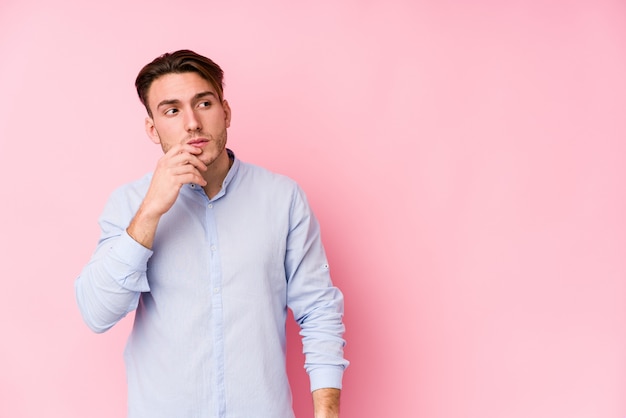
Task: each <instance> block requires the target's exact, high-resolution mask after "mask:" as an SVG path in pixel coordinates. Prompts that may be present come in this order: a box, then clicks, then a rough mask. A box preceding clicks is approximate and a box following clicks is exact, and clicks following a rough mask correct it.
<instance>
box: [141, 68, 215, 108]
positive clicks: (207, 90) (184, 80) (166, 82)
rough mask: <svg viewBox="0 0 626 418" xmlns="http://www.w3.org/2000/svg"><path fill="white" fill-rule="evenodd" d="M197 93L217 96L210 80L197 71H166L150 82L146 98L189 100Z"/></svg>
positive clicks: (151, 99)
mask: <svg viewBox="0 0 626 418" xmlns="http://www.w3.org/2000/svg"><path fill="white" fill-rule="evenodd" d="M199 94H203V95H213V96H215V97H217V92H216V91H215V88H214V87H213V85H212V84H211V82H209V80H207V79H205V78H204V77H202V76H201V75H200V74H198V73H195V72H186V73H168V74H164V75H162V76H160V77H158V78H156V79H155V80H154V81H153V82H152V84H151V85H150V88H149V89H148V100H149V101H151V102H154V101H157V102H158V101H161V100H189V99H193V98H194V97H196V96H197V95H199Z"/></svg>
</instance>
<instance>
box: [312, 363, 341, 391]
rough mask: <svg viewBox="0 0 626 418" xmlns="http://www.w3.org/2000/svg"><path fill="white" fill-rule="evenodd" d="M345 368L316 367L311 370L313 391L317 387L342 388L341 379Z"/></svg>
mask: <svg viewBox="0 0 626 418" xmlns="http://www.w3.org/2000/svg"><path fill="white" fill-rule="evenodd" d="M343 371H344V368H343V367H341V366H339V367H324V368H319V369H314V370H311V371H310V372H309V380H310V381H311V392H313V391H314V390H317V389H324V388H335V389H341V381H342V379H343Z"/></svg>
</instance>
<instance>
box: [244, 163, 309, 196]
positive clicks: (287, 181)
mask: <svg viewBox="0 0 626 418" xmlns="http://www.w3.org/2000/svg"><path fill="white" fill-rule="evenodd" d="M239 170H240V174H241V178H242V181H245V182H254V183H256V184H259V183H262V184H263V185H264V186H266V187H277V188H285V189H291V190H293V189H295V188H298V184H297V183H296V181H295V180H294V179H292V178H291V177H289V176H287V175H285V174H280V173H277V172H275V171H272V170H270V169H268V168H265V167H262V166H260V165H256V164H251V163H247V162H246V163H244V162H241V166H240V168H239Z"/></svg>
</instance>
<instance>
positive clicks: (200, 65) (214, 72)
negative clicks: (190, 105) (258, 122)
mask: <svg viewBox="0 0 626 418" xmlns="http://www.w3.org/2000/svg"><path fill="white" fill-rule="evenodd" d="M192 72H193V73H198V74H199V75H200V76H201V77H202V78H204V79H205V80H207V81H208V82H209V83H211V85H212V86H213V88H214V89H215V91H216V93H217V96H218V99H219V100H220V102H221V101H222V100H224V71H222V69H221V68H220V66H219V65H217V64H216V63H214V62H213V61H212V60H210V59H209V58H207V57H203V56H202V55H199V54H196V53H195V52H193V51H190V50H188V49H181V50H180V51H176V52H168V53H165V54H163V55H161V56H160V57H158V58H156V59H155V60H154V61H152V62H151V63H150V64H147V65H146V66H145V67H143V68H142V69H141V71H139V74H138V75H137V79H136V80H135V87H136V88H137V94H138V95H139V100H141V103H142V104H143V105H144V106H145V107H146V110H147V111H148V115H150V116H152V112H151V111H150V107H149V106H148V90H149V89H150V86H151V85H152V82H153V81H154V80H156V79H157V78H159V77H161V76H163V75H166V74H171V73H175V74H181V73H192Z"/></svg>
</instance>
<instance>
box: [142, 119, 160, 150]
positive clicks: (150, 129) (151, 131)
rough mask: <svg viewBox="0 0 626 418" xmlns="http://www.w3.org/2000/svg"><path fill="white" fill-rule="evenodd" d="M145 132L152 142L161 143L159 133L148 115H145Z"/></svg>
mask: <svg viewBox="0 0 626 418" xmlns="http://www.w3.org/2000/svg"><path fill="white" fill-rule="evenodd" d="M146 133H147V134H148V137H149V138H150V139H151V140H152V142H154V143H155V144H160V143H161V138H159V133H158V132H157V130H156V127H155V126H154V120H153V119H152V118H151V117H149V116H147V117H146Z"/></svg>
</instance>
